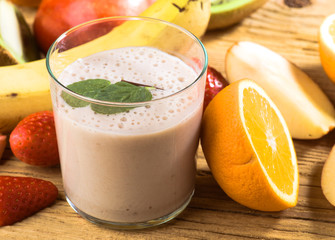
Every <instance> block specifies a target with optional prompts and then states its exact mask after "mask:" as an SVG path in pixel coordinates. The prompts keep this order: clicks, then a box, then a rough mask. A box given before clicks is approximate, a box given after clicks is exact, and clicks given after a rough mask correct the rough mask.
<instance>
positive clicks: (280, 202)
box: [201, 79, 299, 211]
mask: <svg viewBox="0 0 335 240" xmlns="http://www.w3.org/2000/svg"><path fill="white" fill-rule="evenodd" d="M201 145H202V149H203V152H204V155H205V158H206V161H207V163H208V165H209V167H210V169H211V172H212V174H213V176H214V178H215V180H216V181H217V182H218V184H219V185H220V186H221V188H222V189H223V190H224V191H225V192H226V194H227V195H228V196H230V197H231V198H232V199H234V200H235V201H236V202H238V203H240V204H242V205H244V206H247V207H249V208H252V209H256V210H261V211H280V210H283V209H286V208H289V207H293V206H295V205H296V204H297V198H298V188H299V185H298V184H299V183H298V182H299V175H298V165H297V158H296V154H295V149H294V146H293V142H292V139H291V136H290V133H289V130H288V128H287V125H286V123H285V120H284V118H283V117H282V115H281V113H280V112H279V110H278V108H277V107H276V106H275V104H274V103H273V102H272V101H271V99H270V98H269V97H268V95H267V94H266V93H265V91H264V90H263V89H262V88H261V87H259V86H258V85H257V84H256V83H255V82H253V81H251V80H247V79H244V80H240V81H237V82H234V83H232V84H230V85H229V86H227V87H225V88H224V89H223V90H222V91H221V92H219V93H218V94H217V95H216V96H215V97H214V99H213V100H212V101H211V102H210V103H209V105H208V107H207V108H206V110H205V113H204V117H203V122H202V131H201Z"/></svg>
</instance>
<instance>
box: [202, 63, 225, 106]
mask: <svg viewBox="0 0 335 240" xmlns="http://www.w3.org/2000/svg"><path fill="white" fill-rule="evenodd" d="M226 86H228V82H227V81H226V79H225V78H224V77H223V76H222V74H221V73H220V72H218V71H217V70H215V69H214V68H213V67H210V66H208V68H207V76H206V88H205V98H204V110H205V109H206V107H207V105H208V104H209V102H210V101H212V99H213V98H214V97H215V95H216V94H218V92H220V91H221V90H222V89H223V88H225V87H226Z"/></svg>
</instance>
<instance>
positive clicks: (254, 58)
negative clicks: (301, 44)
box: [226, 41, 335, 139]
mask: <svg viewBox="0 0 335 240" xmlns="http://www.w3.org/2000/svg"><path fill="white" fill-rule="evenodd" d="M226 74H227V80H228V81H229V82H230V83H231V82H235V81H237V80H239V79H242V78H249V79H252V80H254V81H256V82H257V83H258V84H259V85H260V86H261V87H262V88H264V90H265V91H266V92H267V93H268V94H269V96H270V97H271V99H272V100H273V102H274V103H275V104H276V105H277V107H278V108H279V110H280V112H281V113H282V114H283V117H284V119H285V121H286V123H287V125H288V128H289V130H290V132H291V135H292V137H293V138H295V139H317V138H320V137H322V136H324V135H325V134H327V133H328V132H329V131H331V130H332V129H334V128H335V109H334V106H333V105H332V103H331V101H330V100H329V99H328V97H327V96H326V94H325V93H324V92H323V91H322V89H321V88H320V87H319V86H318V85H317V84H316V83H315V82H314V81H313V80H312V79H311V78H310V77H309V76H308V75H307V74H306V73H304V72H303V71H302V70H301V69H299V68H298V67H297V66H295V65H294V64H293V63H291V62H289V61H288V60H286V59H285V58H284V57H282V56H280V55H279V54H277V53H275V52H273V51H271V50H270V49H268V48H266V47H264V46H261V45H259V44H256V43H253V42H247V41H240V42H237V43H235V44H233V45H232V47H230V49H229V50H228V51H227V54H226Z"/></svg>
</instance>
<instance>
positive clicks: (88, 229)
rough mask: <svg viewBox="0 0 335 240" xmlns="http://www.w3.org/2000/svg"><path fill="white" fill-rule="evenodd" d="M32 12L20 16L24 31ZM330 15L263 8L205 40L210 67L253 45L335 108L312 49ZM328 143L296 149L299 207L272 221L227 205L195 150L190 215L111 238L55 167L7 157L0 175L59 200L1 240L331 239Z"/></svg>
mask: <svg viewBox="0 0 335 240" xmlns="http://www.w3.org/2000/svg"><path fill="white" fill-rule="evenodd" d="M33 12H34V10H32V11H29V9H25V14H26V16H27V17H28V21H29V22H30V23H31V22H32V20H33V19H32V17H31V16H32V15H31V13H33ZM331 13H335V2H334V1H333V0H311V5H309V6H306V7H303V8H289V7H288V6H287V5H285V4H284V0H269V2H268V3H266V4H265V5H264V6H263V7H262V8H261V9H259V10H258V11H257V12H255V13H254V14H252V15H251V16H250V17H248V18H246V19H245V20H244V21H243V22H241V23H240V24H239V25H236V26H234V27H231V28H228V29H223V30H218V31H212V32H208V33H207V34H206V35H205V36H204V38H203V39H202V40H203V42H204V44H205V46H206V48H207V50H208V54H209V63H210V65H212V66H214V67H215V68H217V69H218V70H220V71H221V72H222V73H224V71H225V68H224V58H225V53H226V50H227V48H228V47H229V46H230V45H231V44H232V43H233V42H234V41H237V40H250V41H254V42H257V43H260V44H262V45H264V46H266V47H269V48H270V49H272V50H274V51H276V52H278V53H280V54H282V55H283V56H284V57H286V58H287V59H289V60H291V61H292V62H294V63H295V64H296V65H297V66H299V67H300V68H301V69H303V70H304V71H305V72H306V73H307V74H309V75H310V76H311V77H312V79H314V80H315V81H316V82H317V83H318V84H319V85H320V87H321V88H322V89H323V90H324V91H325V92H326V94H327V95H328V96H329V97H330V99H331V101H332V102H333V103H335V84H333V83H331V82H330V80H329V79H328V78H327V76H326V75H325V73H324V71H323V69H322V67H321V65H320V61H319V54H318V43H317V32H318V27H319V25H320V23H321V21H322V20H323V18H324V17H325V16H326V15H329V14H331ZM334 139H335V132H332V133H330V134H328V135H327V136H325V137H323V138H322V139H319V140H312V141H311V140H306V141H302V140H299V141H294V144H295V147H296V152H297V156H298V163H299V172H300V192H299V200H298V205H297V206H296V207H294V208H291V209H288V210H285V211H282V212H274V213H272V212H270V213H269V212H260V211H255V210H251V209H248V208H246V207H243V206H241V205H239V204H238V203H236V202H234V201H232V200H231V199H230V198H229V197H227V195H226V194H225V193H224V192H223V191H222V190H221V189H220V188H219V187H218V185H217V184H216V182H215V181H214V179H213V177H212V175H211V173H210V171H209V169H208V167H207V165H206V162H205V160H204V157H203V154H202V152H201V149H199V151H198V174H197V181H196V191H195V196H194V198H193V200H192V201H191V203H190V205H189V206H188V208H187V209H186V210H185V211H184V212H183V213H182V214H181V215H179V216H178V217H177V218H176V219H175V220H173V221H172V222H170V223H167V224H165V225H162V226H160V227H156V228H152V229H146V230H138V231H115V230H111V229H107V228H104V227H101V226H97V225H94V224H92V223H89V222H88V221H86V220H84V219H82V218H81V217H80V216H79V215H77V214H76V213H75V212H74V211H73V210H72V209H71V207H70V206H69V205H68V204H67V202H66V201H65V197H64V191H63V187H62V182H61V173H60V169H59V168H58V167H56V168H37V167H32V166H28V165H26V164H24V163H22V162H20V161H19V160H17V159H15V158H14V157H13V155H12V154H11V152H10V150H9V149H7V150H6V152H5V154H4V157H3V159H2V161H1V165H0V174H1V175H5V174H8V175H19V176H22V175H24V176H33V177H38V178H42V179H47V180H50V181H52V182H53V183H54V184H56V185H57V187H58V189H59V191H60V193H59V196H58V199H57V201H56V203H55V204H54V205H52V206H51V207H48V208H46V209H44V210H42V211H40V212H39V213H37V214H35V215H34V216H32V217H30V218H27V219H25V220H23V221H21V222H19V223H16V224H15V225H13V226H7V227H2V228H0V239H1V240H12V239H13V240H14V239H15V240H21V239H22V240H23V239H24V240H30V239H39V240H41V239H49V240H51V239H62V240H64V239H67V240H74V239H304V240H306V239H335V208H334V207H333V206H332V205H330V204H329V203H328V201H327V200H326V199H325V197H324V196H323V194H322V190H321V188H320V176H321V170H322V166H323V163H324V161H325V160H326V158H327V156H328V154H329V151H330V149H331V147H332V146H333V144H334V143H335V141H334ZM334 184H335V183H334Z"/></svg>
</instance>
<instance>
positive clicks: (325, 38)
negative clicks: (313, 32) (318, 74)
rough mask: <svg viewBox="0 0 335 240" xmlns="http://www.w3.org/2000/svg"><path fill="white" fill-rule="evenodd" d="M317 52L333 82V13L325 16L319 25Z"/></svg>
mask: <svg viewBox="0 0 335 240" xmlns="http://www.w3.org/2000/svg"><path fill="white" fill-rule="evenodd" d="M319 53H320V60H321V64H322V67H323V69H324V70H325V72H326V74H327V75H328V77H329V78H330V79H331V80H332V81H333V82H335V14H332V15H329V16H328V17H326V18H325V19H324V21H323V22H322V24H321V25H320V30H319Z"/></svg>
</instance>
